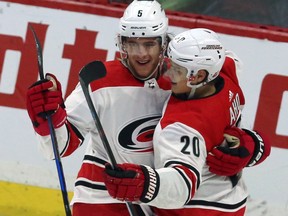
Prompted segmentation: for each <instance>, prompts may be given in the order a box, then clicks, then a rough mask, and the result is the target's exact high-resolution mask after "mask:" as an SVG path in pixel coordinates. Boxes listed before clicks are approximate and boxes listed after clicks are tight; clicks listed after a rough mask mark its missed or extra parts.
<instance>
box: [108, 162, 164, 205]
mask: <svg viewBox="0 0 288 216" xmlns="http://www.w3.org/2000/svg"><path fill="white" fill-rule="evenodd" d="M103 177H104V183H105V185H106V188H107V190H108V193H109V194H110V196H111V197H113V198H116V199H118V200H121V201H139V200H140V201H141V202H143V203H147V202H150V201H151V200H153V199H154V198H155V197H156V195H157V193H158V190H159V176H158V173H157V172H156V171H155V170H154V169H152V168H151V167H149V166H142V165H136V164H129V163H124V164H118V165H117V168H116V169H112V167H111V165H110V164H106V166H105V170H104V172H103Z"/></svg>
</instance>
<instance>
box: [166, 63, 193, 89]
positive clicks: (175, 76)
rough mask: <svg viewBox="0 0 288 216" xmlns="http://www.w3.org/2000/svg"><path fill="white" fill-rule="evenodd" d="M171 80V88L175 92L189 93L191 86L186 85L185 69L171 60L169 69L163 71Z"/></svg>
mask: <svg viewBox="0 0 288 216" xmlns="http://www.w3.org/2000/svg"><path fill="white" fill-rule="evenodd" d="M165 76H166V77H168V78H169V80H170V82H171V86H172V87H171V90H172V92H173V93H175V94H182V93H189V92H190V91H191V88H189V87H188V86H187V69H186V68H184V67H182V66H180V65H178V64H176V63H174V62H172V61H171V67H170V69H169V70H168V71H167V72H166V73H165Z"/></svg>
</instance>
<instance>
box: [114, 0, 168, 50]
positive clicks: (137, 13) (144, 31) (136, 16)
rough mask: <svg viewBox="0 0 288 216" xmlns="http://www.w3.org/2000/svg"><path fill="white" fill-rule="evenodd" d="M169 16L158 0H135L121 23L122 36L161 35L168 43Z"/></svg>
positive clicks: (163, 43) (163, 40) (125, 12)
mask: <svg viewBox="0 0 288 216" xmlns="http://www.w3.org/2000/svg"><path fill="white" fill-rule="evenodd" d="M167 30H168V18H167V17H166V14H165V11H164V10H163V8H162V6H161V5H160V4H159V3H158V2H157V1H156V0H134V1H133V2H132V3H131V4H130V5H129V6H128V7H127V8H126V10H125V11H124V14H123V16H122V17H121V19H120V23H119V35H120V36H121V37H139V38H142V37H161V39H162V46H163V45H165V44H166V35H167Z"/></svg>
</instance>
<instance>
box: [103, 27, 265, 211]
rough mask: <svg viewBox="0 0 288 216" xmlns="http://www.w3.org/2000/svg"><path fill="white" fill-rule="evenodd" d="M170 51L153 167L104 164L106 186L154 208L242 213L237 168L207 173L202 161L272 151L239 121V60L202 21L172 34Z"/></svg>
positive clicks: (248, 159) (254, 158) (255, 158)
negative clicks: (168, 84) (167, 86)
mask: <svg viewBox="0 0 288 216" xmlns="http://www.w3.org/2000/svg"><path fill="white" fill-rule="evenodd" d="M168 56H169V58H170V59H171V60H172V63H171V65H172V66H171V68H170V69H169V70H168V72H167V75H168V77H169V78H170V80H171V85H172V96H171V97H170V98H169V100H168V101H167V104H166V105H165V108H164V111H163V116H162V118H161V120H160V122H159V124H158V125H157V127H156V130H155V133H154V139H153V142H154V145H153V147H154V160H155V167H151V166H147V165H146V164H144V165H137V164H131V163H124V164H119V165H118V168H117V169H114V170H113V169H111V166H110V165H109V164H107V165H106V169H105V171H104V173H103V176H104V179H105V185H106V187H107V189H108V192H109V194H110V195H111V196H112V197H114V198H116V199H119V200H129V201H135V202H142V203H147V204H148V205H151V206H156V207H158V208H162V209H157V208H155V209H154V212H155V213H156V215H181V216H182V215H199V216H206V215H209V216H216V215H223V216H224V215H227V216H232V215H233V216H243V215H244V212H245V203H246V199H247V191H246V187H245V185H244V182H243V179H242V177H241V174H238V175H237V176H236V178H237V180H236V181H235V179H234V180H233V178H232V181H231V178H230V177H225V176H221V175H215V174H214V173H211V172H210V171H209V167H208V165H207V163H206V159H207V157H208V155H209V154H210V156H209V158H210V159H209V160H210V163H214V162H215V161H218V159H220V158H222V157H224V158H226V159H228V161H230V162H231V164H233V163H236V164H237V163H240V164H241V165H239V164H238V165H239V166H242V167H245V166H250V165H255V164H256V163H261V162H262V161H263V160H264V159H265V158H266V157H267V156H268V155H269V153H270V147H269V144H268V141H267V139H266V138H265V137H264V136H263V135H260V134H259V133H257V132H251V131H249V130H240V129H239V128H237V127H236V126H238V124H239V121H240V117H241V110H242V106H243V105H244V101H245V100H244V96H243V93H242V90H241V88H240V86H239V83H238V80H237V76H236V73H237V70H238V69H240V68H239V66H240V65H239V62H238V60H237V58H236V57H235V56H233V55H232V53H229V52H226V53H225V51H224V47H223V46H222V44H221V43H220V41H219V40H218V36H217V34H216V33H215V32H213V31H211V30H209V29H201V28H199V29H193V30H188V31H185V32H184V33H181V34H179V35H178V36H176V37H175V38H174V39H173V40H172V41H171V42H170V43H169V47H168ZM223 133H225V134H229V135H228V136H227V135H225V137H226V140H227V141H229V142H223V141H224V138H223ZM263 139H264V140H265V141H266V144H267V146H266V149H264V140H263ZM221 142H223V145H222V146H220V147H217V146H216V144H217V143H221ZM254 143H256V144H257V145H254ZM255 152H256V154H254V153H255ZM264 152H265V153H264ZM262 153H263V154H262ZM228 155H229V156H228ZM235 156H237V157H235ZM235 158H237V160H234V159H235ZM243 158H245V160H243ZM244 161H245V162H244ZM218 162H219V161H218ZM216 164H217V162H216ZM228 167H229V166H228ZM226 168H227V167H226ZM230 168H231V167H230ZM234 168H235V167H234ZM220 170H221V168H220ZM223 170H224V171H223ZM223 170H222V171H219V170H218V171H216V172H218V174H223V173H225V172H226V171H225V168H224V169H223ZM227 170H228V172H231V170H230V169H229V168H228V169H227ZM229 170H230V171H229ZM214 171H215V170H214ZM237 171H239V170H236V172H237ZM230 174H236V173H235V172H234V173H233V172H231V173H229V175H230ZM164 209H167V210H164Z"/></svg>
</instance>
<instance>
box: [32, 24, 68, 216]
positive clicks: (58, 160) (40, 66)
mask: <svg viewBox="0 0 288 216" xmlns="http://www.w3.org/2000/svg"><path fill="white" fill-rule="evenodd" d="M29 27H30V29H31V31H32V33H33V36H34V39H35V44H36V50H37V62H38V71H39V76H40V80H43V79H44V78H45V77H44V71H43V56H42V47H41V44H40V42H39V39H38V37H37V35H36V32H35V31H34V29H33V27H32V26H31V25H30V26H29ZM45 117H46V118H47V120H48V126H49V131H50V136H51V141H52V147H53V152H54V157H55V162H56V167H57V172H58V177H59V182H60V187H61V192H62V198H63V202H64V208H65V213H66V216H71V210H70V206H69V201H68V193H67V189H66V183H65V178H64V172H63V167H62V163H61V158H60V154H59V149H58V143H57V138H56V134H55V130H54V127H53V123H52V118H51V114H49V113H48V114H46V116H45Z"/></svg>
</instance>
